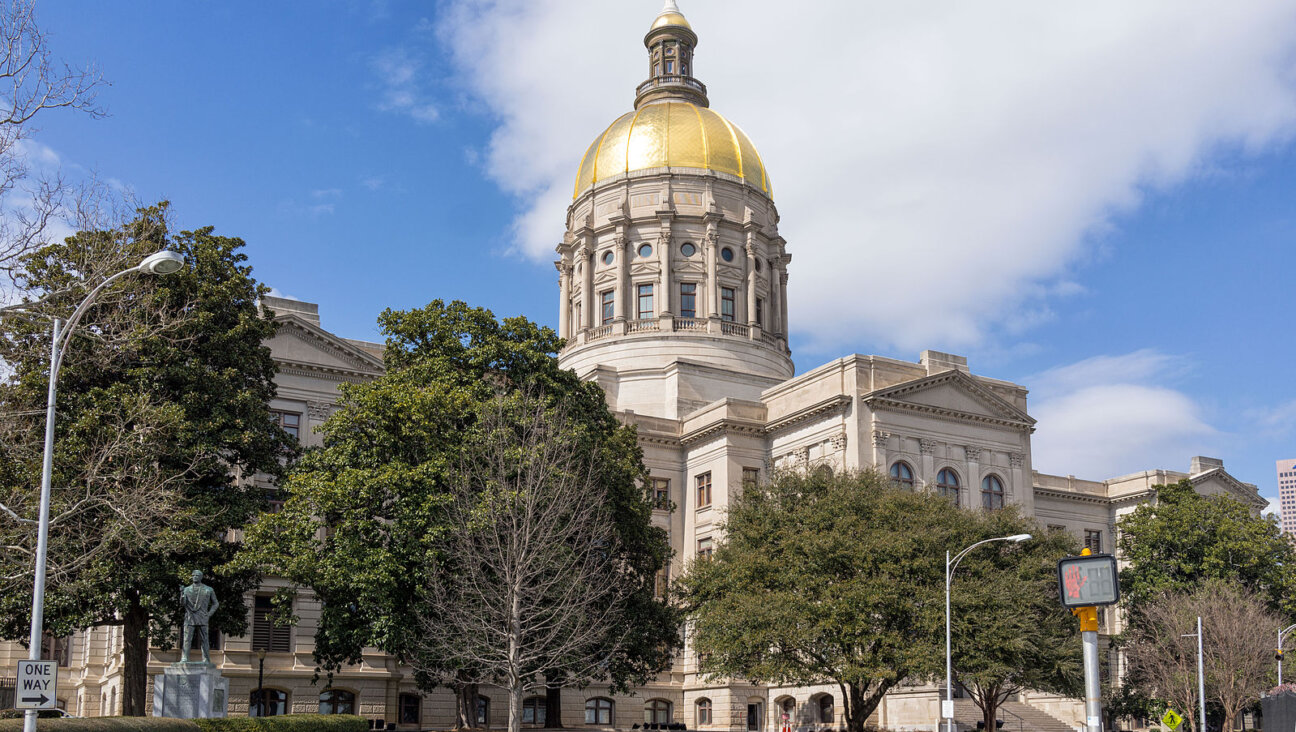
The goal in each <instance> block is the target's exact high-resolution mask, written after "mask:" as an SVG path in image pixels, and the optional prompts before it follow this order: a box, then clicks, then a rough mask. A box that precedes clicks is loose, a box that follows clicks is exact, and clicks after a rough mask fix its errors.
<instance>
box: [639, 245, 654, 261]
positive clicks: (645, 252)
mask: <svg viewBox="0 0 1296 732" xmlns="http://www.w3.org/2000/svg"><path fill="white" fill-rule="evenodd" d="M639 256H640V257H642V258H644V259H647V258H648V257H651V256H652V244H643V245H640V247H639Z"/></svg>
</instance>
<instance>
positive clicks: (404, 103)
mask: <svg viewBox="0 0 1296 732" xmlns="http://www.w3.org/2000/svg"><path fill="white" fill-rule="evenodd" d="M424 65H425V64H424V61H423V58H422V56H420V55H419V54H417V53H414V52H412V51H410V50H409V49H407V48H390V49H387V50H386V51H383V52H382V53H380V54H378V55H377V56H375V57H374V58H373V60H372V61H371V62H370V67H371V68H372V69H373V71H374V73H375V74H376V75H377V77H378V83H379V87H380V93H379V100H378V108H379V109H381V110H382V111H384V112H394V113H397V114H404V115H408V116H409V117H410V118H411V119H413V120H414V121H415V122H419V123H421V124H427V123H430V122H435V121H436V120H437V119H438V118H439V117H440V116H441V113H440V110H438V109H437V106H436V105H435V104H433V103H432V101H431V99H430V98H429V97H428V96H427V95H426V93H425V92H424V91H423V85H422V79H421V78H420V71H422V69H423V66H424Z"/></svg>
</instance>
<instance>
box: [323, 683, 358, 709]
mask: <svg viewBox="0 0 1296 732" xmlns="http://www.w3.org/2000/svg"><path fill="white" fill-rule="evenodd" d="M319 699H320V701H319V713H320V714H355V713H356V703H355V693H354V692H350V691H345V690H343V689H328V690H326V691H325V692H324V693H323V694H320V697H319Z"/></svg>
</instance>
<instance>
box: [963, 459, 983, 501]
mask: <svg viewBox="0 0 1296 732" xmlns="http://www.w3.org/2000/svg"><path fill="white" fill-rule="evenodd" d="M963 454H964V455H966V456H967V482H968V491H967V492H968V498H967V500H966V501H963V507H964V508H977V507H978V505H979V502H978V500H977V498H979V497H980V495H981V448H979V447H976V446H974V445H966V446H964V448H963ZM974 496H975V497H977V498H974Z"/></svg>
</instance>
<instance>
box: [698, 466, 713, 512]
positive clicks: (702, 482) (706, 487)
mask: <svg viewBox="0 0 1296 732" xmlns="http://www.w3.org/2000/svg"><path fill="white" fill-rule="evenodd" d="M696 481H697V507H698V508H707V507H708V506H710V505H711V473H709V472H708V473H703V474H701V475H699V476H698V477H697V478H696Z"/></svg>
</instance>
